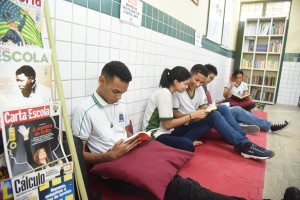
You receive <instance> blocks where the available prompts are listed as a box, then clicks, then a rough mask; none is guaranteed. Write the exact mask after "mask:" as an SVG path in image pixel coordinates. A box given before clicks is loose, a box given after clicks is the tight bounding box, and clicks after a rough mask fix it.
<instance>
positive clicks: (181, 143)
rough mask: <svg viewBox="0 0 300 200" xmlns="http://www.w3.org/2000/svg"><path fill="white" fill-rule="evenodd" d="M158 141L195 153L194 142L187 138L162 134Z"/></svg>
mask: <svg viewBox="0 0 300 200" xmlns="http://www.w3.org/2000/svg"><path fill="white" fill-rule="evenodd" d="M156 140H157V141H158V142H161V143H163V144H165V145H167V146H170V147H173V148H176V149H182V150H186V151H191V152H194V151H195V148H194V145H193V141H191V140H190V139H188V138H185V137H177V136H172V135H171V134H162V135H160V136H158V137H157V138H156Z"/></svg>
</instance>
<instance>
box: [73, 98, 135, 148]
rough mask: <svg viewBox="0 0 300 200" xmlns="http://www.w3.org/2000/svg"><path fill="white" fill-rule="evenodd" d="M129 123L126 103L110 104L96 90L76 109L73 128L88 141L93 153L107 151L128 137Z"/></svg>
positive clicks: (81, 137)
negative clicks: (127, 128)
mask: <svg viewBox="0 0 300 200" xmlns="http://www.w3.org/2000/svg"><path fill="white" fill-rule="evenodd" d="M111 123H112V124H113V127H111ZM129 123H130V122H129V115H128V111H127V106H126V104H125V103H123V102H121V101H118V102H117V103H115V104H108V103H107V102H106V101H105V100H104V99H102V98H101V97H100V96H99V95H98V94H97V93H96V92H95V93H93V94H92V96H91V97H89V98H88V99H86V100H85V101H84V102H83V103H82V104H81V105H79V106H78V107H77V108H76V109H75V112H74V117H73V118H72V130H73V134H74V135H75V136H77V137H79V138H80V139H81V140H85V141H87V145H88V147H89V149H90V151H91V152H92V153H105V152H107V151H108V150H109V149H111V148H112V147H113V146H114V144H115V143H116V142H118V141H119V140H120V139H126V138H127V133H126V130H125V128H126V127H127V126H129Z"/></svg>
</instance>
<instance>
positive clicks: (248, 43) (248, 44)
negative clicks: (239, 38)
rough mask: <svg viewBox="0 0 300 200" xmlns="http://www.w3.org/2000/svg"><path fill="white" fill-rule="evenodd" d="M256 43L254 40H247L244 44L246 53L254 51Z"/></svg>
mask: <svg viewBox="0 0 300 200" xmlns="http://www.w3.org/2000/svg"><path fill="white" fill-rule="evenodd" d="M254 43H255V39H254V38H247V39H245V42H244V51H249V52H252V51H254Z"/></svg>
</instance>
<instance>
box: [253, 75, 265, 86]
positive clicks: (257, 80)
mask: <svg viewBox="0 0 300 200" xmlns="http://www.w3.org/2000/svg"><path fill="white" fill-rule="evenodd" d="M262 83H263V77H262V76H253V78H252V84H255V85H262Z"/></svg>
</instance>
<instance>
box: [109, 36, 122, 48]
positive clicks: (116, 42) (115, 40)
mask: <svg viewBox="0 0 300 200" xmlns="http://www.w3.org/2000/svg"><path fill="white" fill-rule="evenodd" d="M110 39H111V40H110V46H111V47H112V48H120V39H121V38H120V34H117V33H111V38H110Z"/></svg>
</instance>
